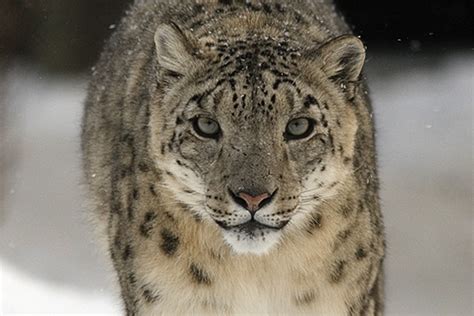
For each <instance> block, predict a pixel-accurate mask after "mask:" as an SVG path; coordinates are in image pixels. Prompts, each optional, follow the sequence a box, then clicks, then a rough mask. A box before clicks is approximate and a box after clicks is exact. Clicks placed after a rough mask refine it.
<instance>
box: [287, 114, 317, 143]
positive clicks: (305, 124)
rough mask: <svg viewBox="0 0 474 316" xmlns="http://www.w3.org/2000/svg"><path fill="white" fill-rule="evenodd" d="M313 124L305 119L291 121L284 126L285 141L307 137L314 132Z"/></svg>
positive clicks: (312, 121) (310, 120)
mask: <svg viewBox="0 0 474 316" xmlns="http://www.w3.org/2000/svg"><path fill="white" fill-rule="evenodd" d="M314 125H315V122H314V120H312V119H308V118H306V117H300V118H297V119H294V120H291V121H290V122H289V123H288V125H287V126H286V131H285V137H286V139H287V140H293V139H302V138H305V137H308V136H309V135H310V134H311V133H312V132H313V130H314Z"/></svg>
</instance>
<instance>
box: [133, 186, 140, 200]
mask: <svg viewBox="0 0 474 316" xmlns="http://www.w3.org/2000/svg"><path fill="white" fill-rule="evenodd" d="M132 196H133V199H134V200H138V197H139V194H138V190H137V189H133V193H132Z"/></svg>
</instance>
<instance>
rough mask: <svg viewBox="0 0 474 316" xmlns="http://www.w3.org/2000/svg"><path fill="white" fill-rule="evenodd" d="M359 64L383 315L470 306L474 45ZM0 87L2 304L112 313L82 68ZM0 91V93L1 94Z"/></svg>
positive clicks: (4, 307) (11, 79)
mask: <svg viewBox="0 0 474 316" xmlns="http://www.w3.org/2000/svg"><path fill="white" fill-rule="evenodd" d="M468 53H469V52H466V53H465V54H450V55H438V56H437V57H436V56H431V57H430V56H428V55H415V56H411V57H408V56H406V57H403V58H401V57H396V56H391V55H385V54H375V55H374V56H372V57H371V58H370V59H369V61H368V63H367V67H368V77H369V79H370V87H371V90H372V91H371V94H372V98H373V101H374V105H375V109H376V118H377V130H378V145H379V163H380V174H381V181H382V192H381V193H382V201H383V206H384V208H383V210H384V213H385V222H386V228H387V229H386V230H387V237H388V256H387V264H386V269H387V272H386V274H387V315H472V313H473V310H472V298H473V285H472V284H473V283H472V281H473V279H472V267H473V262H472V258H473V257H472V247H473V243H472V205H473V204H472V202H473V200H472V193H473V191H472V172H473V169H472V166H473V164H472V146H473V135H472V131H473V130H472V124H473V116H472V109H473V100H472V99H473V87H474V82H473V74H474V58H473V56H472V52H471V54H470V55H469V54H468ZM0 76H3V78H2V77H0V81H1V80H2V79H3V81H5V82H6V84H5V83H4V86H3V87H0V97H3V98H2V99H0V102H3V103H0V158H1V159H0V315H10V314H48V315H51V314H87V315H90V314H114V315H115V314H119V313H120V309H119V307H118V306H119V301H118V299H117V297H118V295H117V290H116V289H115V288H114V283H113V275H112V274H111V273H110V268H109V267H108V266H107V264H106V259H105V258H104V257H102V256H101V255H100V254H99V253H98V252H97V251H96V248H95V246H94V245H93V243H92V239H93V236H92V234H91V231H90V230H89V229H88V228H87V225H86V224H85V222H84V219H83V216H82V214H83V205H84V204H83V196H82V193H81V191H80V189H79V187H78V184H79V183H80V171H79V166H80V165H79V149H78V145H79V139H78V133H79V122H80V114H81V102H82V100H83V98H84V89H85V81H84V80H83V78H70V77H51V76H47V75H44V74H42V73H41V72H39V71H34V70H31V69H28V70H27V68H25V67H19V66H15V67H13V68H11V69H10V70H9V71H7V72H6V73H4V74H0ZM1 94H3V95H1Z"/></svg>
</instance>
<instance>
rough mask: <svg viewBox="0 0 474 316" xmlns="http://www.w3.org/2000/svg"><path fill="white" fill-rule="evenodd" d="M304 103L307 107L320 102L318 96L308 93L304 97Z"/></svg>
mask: <svg viewBox="0 0 474 316" xmlns="http://www.w3.org/2000/svg"><path fill="white" fill-rule="evenodd" d="M303 104H304V106H305V107H306V108H309V107H310V106H311V105H315V104H318V102H317V101H316V98H315V97H314V96H312V95H310V94H308V95H307V96H306V98H305V99H304V102H303Z"/></svg>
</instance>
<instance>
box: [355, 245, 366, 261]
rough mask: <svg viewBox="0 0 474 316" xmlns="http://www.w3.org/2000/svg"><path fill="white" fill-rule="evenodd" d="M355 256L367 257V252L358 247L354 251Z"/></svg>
mask: <svg viewBox="0 0 474 316" xmlns="http://www.w3.org/2000/svg"><path fill="white" fill-rule="evenodd" d="M355 256H356V259H357V260H362V259H364V258H365V257H367V252H366V251H365V250H364V248H362V247H359V248H358V249H357V251H356V253H355Z"/></svg>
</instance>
